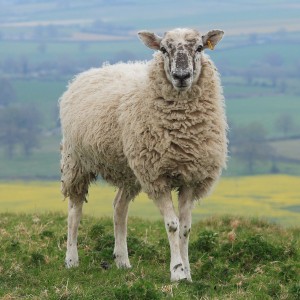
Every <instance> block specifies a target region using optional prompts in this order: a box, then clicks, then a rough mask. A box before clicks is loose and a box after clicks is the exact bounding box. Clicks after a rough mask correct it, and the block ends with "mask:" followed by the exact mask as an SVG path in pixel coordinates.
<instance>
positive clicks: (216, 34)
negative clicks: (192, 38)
mask: <svg viewBox="0 0 300 300" xmlns="http://www.w3.org/2000/svg"><path fill="white" fill-rule="evenodd" d="M223 35H224V31H222V30H211V31H209V32H208V33H207V34H205V35H203V36H202V41H203V47H204V49H206V48H209V49H210V50H214V48H215V46H216V45H217V44H218V43H219V41H220V40H221V39H222V37H223Z"/></svg>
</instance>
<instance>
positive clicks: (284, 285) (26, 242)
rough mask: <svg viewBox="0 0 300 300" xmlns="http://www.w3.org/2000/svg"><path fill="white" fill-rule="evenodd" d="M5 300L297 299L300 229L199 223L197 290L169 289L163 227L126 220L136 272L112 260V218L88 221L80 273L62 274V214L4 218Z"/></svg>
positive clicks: (0, 281) (0, 291)
mask: <svg viewBox="0 0 300 300" xmlns="http://www.w3.org/2000/svg"><path fill="white" fill-rule="evenodd" d="M0 231H1V235H0V286H1V288H0V298H1V299H237V300H238V299H291V300H292V299H299V297H300V283H299V280H300V277H299V274H300V272H299V268H300V265H299V257H300V253H299V246H300V245H299V238H300V229H299V227H298V228H294V229H283V228H281V227H279V226H276V225H274V224H270V223H267V222H264V221H261V220H258V219H245V218H241V217H228V216H225V217H224V216H223V217H216V218H209V219H207V220H205V221H201V222H198V223H196V224H194V226H193V229H192V232H191V242H190V261H191V270H192V276H193V283H188V282H180V283H173V284H171V283H170V280H169V271H168V269H169V267H168V265H169V247H168V241H167V237H166V233H165V230H164V226H163V223H162V222H161V221H155V222H150V221H145V220H141V219H136V218H130V219H129V229H128V248H129V255H130V260H131V263H132V265H133V268H132V269H131V270H118V269H117V268H116V267H115V265H114V263H113V259H112V253H113V243H114V241H113V225H112V220H111V218H101V219H97V218H92V217H84V218H83V220H82V222H81V225H80V233H79V256H80V260H81V261H80V266H79V267H78V268H76V269H71V270H67V269H65V268H64V263H63V261H64V255H65V249H66V215H65V214H60V213H56V214H52V213H48V214H26V215H25V214H1V215H0Z"/></svg>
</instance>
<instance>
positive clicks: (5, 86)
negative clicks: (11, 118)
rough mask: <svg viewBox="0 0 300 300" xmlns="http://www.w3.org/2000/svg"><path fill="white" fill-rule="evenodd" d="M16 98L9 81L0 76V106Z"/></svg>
mask: <svg viewBox="0 0 300 300" xmlns="http://www.w3.org/2000/svg"><path fill="white" fill-rule="evenodd" d="M16 98H17V96H16V93H15V90H14V88H13V86H12V84H11V83H10V81H9V80H7V79H5V78H0V107H1V106H7V105H9V104H11V103H12V102H13V101H15V100H16Z"/></svg>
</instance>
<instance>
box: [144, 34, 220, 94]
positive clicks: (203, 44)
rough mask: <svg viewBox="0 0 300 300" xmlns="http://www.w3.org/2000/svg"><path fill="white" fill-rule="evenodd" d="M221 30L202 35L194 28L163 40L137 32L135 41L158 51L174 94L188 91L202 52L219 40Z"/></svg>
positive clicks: (194, 80) (197, 68)
mask: <svg viewBox="0 0 300 300" xmlns="http://www.w3.org/2000/svg"><path fill="white" fill-rule="evenodd" d="M223 34H224V32H223V31H221V30H211V31H209V32H208V33H207V34H205V35H201V34H200V32H198V31H197V30H194V29H181V28H178V29H174V30H171V31H168V32H166V33H165V34H164V36H163V37H160V36H158V35H156V34H155V33H152V32H149V31H140V32H139V33H138V35H139V38H140V39H141V40H142V41H143V43H144V44H145V45H146V46H147V47H149V48H151V49H154V50H160V51H161V52H162V55H163V58H164V69H165V72H166V76H167V78H168V80H169V81H170V82H171V83H172V85H173V86H174V88H175V89H176V90H177V91H180V92H184V91H187V90H188V89H190V88H191V86H192V85H193V83H195V82H196V81H197V80H198V78H199V75H200V73H201V67H202V66H201V62H202V60H201V56H202V53H203V50H204V49H206V48H210V49H211V50H212V49H213V48H214V47H215V46H216V44H217V43H218V42H219V41H220V40H221V38H222V37H223Z"/></svg>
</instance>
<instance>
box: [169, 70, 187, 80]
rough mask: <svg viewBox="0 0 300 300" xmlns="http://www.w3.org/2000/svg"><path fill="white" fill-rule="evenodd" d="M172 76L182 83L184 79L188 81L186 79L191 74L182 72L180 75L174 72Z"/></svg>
mask: <svg viewBox="0 0 300 300" xmlns="http://www.w3.org/2000/svg"><path fill="white" fill-rule="evenodd" d="M172 75H173V78H174V79H176V80H180V81H184V80H186V79H188V78H190V77H191V73H190V72H184V73H182V72H180V73H176V72H174V73H173V74H172Z"/></svg>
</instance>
